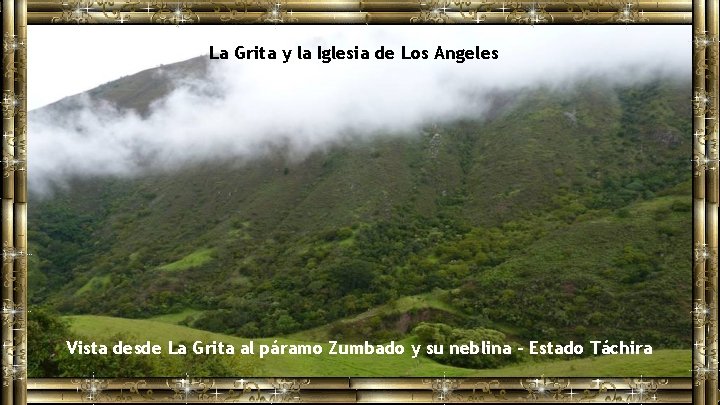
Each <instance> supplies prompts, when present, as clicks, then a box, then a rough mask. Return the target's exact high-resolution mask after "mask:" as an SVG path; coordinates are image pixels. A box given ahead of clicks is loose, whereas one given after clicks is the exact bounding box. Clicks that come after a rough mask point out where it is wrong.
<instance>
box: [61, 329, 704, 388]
mask: <svg viewBox="0 0 720 405" xmlns="http://www.w3.org/2000/svg"><path fill="white" fill-rule="evenodd" d="M65 319H67V320H68V321H70V324H71V328H72V331H73V332H74V333H77V334H80V335H83V336H85V337H88V338H92V339H94V340H95V341H97V342H103V343H105V344H108V343H112V342H111V339H112V338H113V336H115V335H117V334H124V335H126V336H128V335H129V336H130V337H129V339H130V340H129V341H128V342H126V343H130V344H133V343H135V342H138V343H143V342H145V341H146V340H150V341H151V342H152V343H153V344H160V345H161V346H162V347H163V350H164V351H165V350H167V345H168V343H167V342H168V341H170V340H172V341H173V342H175V343H177V342H179V341H181V340H183V341H187V342H194V341H196V340H201V341H203V342H211V341H212V340H216V341H222V342H223V343H226V344H232V345H233V346H235V348H236V354H235V355H236V356H238V355H239V353H238V352H239V348H240V347H241V345H244V344H248V343H249V339H246V338H241V337H236V336H229V335H223V334H219V333H211V332H206V331H201V330H197V329H192V328H188V327H185V326H178V325H172V324H169V323H165V322H159V321H156V320H138V319H124V318H113V317H107V316H93V315H79V316H68V317H65ZM253 340H254V342H255V351H256V353H257V351H258V348H259V345H260V344H273V342H275V341H277V344H301V343H304V342H302V341H299V340H292V339H286V338H261V339H253ZM396 343H397V344H402V345H404V346H406V347H407V348H408V350H407V352H406V353H405V354H403V355H347V356H339V355H328V354H326V353H327V352H328V350H329V345H327V344H323V348H324V350H323V354H320V355H298V356H291V355H284V356H283V355H280V356H267V357H265V358H264V359H262V360H258V361H259V368H258V371H257V373H258V375H266V376H267V375H282V376H288V377H290V376H306V377H312V376H342V377H349V376H366V377H369V376H384V377H394V376H398V377H399V376H439V375H442V374H443V373H445V374H446V375H448V376H497V377H503V376H515V377H521V376H537V375H545V376H563V377H570V376H577V377H580V376H582V377H587V376H593V377H606V376H638V375H644V376H663V377H670V376H683V377H687V376H689V375H690V372H689V371H688V370H690V366H691V357H690V350H657V351H655V352H654V353H653V355H651V356H645V355H637V356H632V355H624V356H621V355H618V356H603V357H595V358H585V359H576V360H562V361H548V362H538V363H527V364H520V365H514V366H510V367H505V368H501V369H494V370H472V369H464V368H458V367H450V366H444V365H442V364H438V363H436V362H434V361H432V360H431V359H428V358H426V357H422V356H420V357H418V358H417V359H412V358H411V355H410V354H408V353H409V352H410V350H409V345H410V343H413V342H412V341H411V340H409V339H406V340H402V341H398V342H396ZM256 355H257V354H256Z"/></svg>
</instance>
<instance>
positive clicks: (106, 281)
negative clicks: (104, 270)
mask: <svg viewBox="0 0 720 405" xmlns="http://www.w3.org/2000/svg"><path fill="white" fill-rule="evenodd" d="M108 285H110V275H109V274H106V275H104V276H95V277H93V278H91V279H90V280H88V282H87V283H85V285H83V286H82V287H80V288H79V289H78V290H77V291H75V294H73V295H75V296H76V297H77V296H80V295H83V294H85V293H88V292H90V291H93V290H102V289H105V288H107V286H108Z"/></svg>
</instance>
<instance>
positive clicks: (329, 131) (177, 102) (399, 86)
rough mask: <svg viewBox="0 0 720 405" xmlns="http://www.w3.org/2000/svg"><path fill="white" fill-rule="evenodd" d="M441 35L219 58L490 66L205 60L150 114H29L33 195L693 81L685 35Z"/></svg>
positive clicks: (100, 106) (326, 40) (434, 30)
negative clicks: (359, 57) (492, 100)
mask: <svg viewBox="0 0 720 405" xmlns="http://www.w3.org/2000/svg"><path fill="white" fill-rule="evenodd" d="M439 28H440V27H430V28H428V27H425V28H423V29H422V30H419V29H417V28H416V27H352V28H350V27H346V28H336V27H324V28H322V29H320V28H318V30H319V31H320V30H324V31H323V35H324V36H323V37H319V36H318V35H317V34H314V35H309V34H307V32H308V28H304V29H303V32H306V34H305V36H304V37H303V36H291V35H285V36H283V37H282V38H284V39H278V38H275V39H274V40H267V41H263V39H262V38H261V37H258V38H257V39H256V40H250V39H247V38H245V39H243V40H242V41H238V40H236V41H230V40H227V39H226V40H224V41H222V42H220V43H218V44H217V46H216V49H217V48H222V47H227V48H229V49H234V47H235V46H237V45H245V46H248V47H252V46H254V45H262V46H265V47H267V48H273V49H276V50H279V49H283V48H293V49H296V48H297V45H303V46H307V47H310V48H311V49H314V48H316V47H317V45H323V46H332V45H335V46H337V47H340V48H345V49H349V48H352V47H354V46H355V45H358V46H360V48H363V49H368V50H371V51H373V50H375V49H377V48H379V47H380V46H381V45H384V46H385V47H386V48H391V49H395V50H398V51H399V49H400V48H401V46H403V45H405V46H407V47H409V48H414V49H430V50H434V49H436V48H437V46H442V47H444V48H448V49H461V48H474V47H475V45H479V46H480V47H481V49H497V50H498V51H499V54H500V57H499V59H497V60H469V61H466V62H465V63H462V64H458V63H455V62H452V61H438V60H426V61H403V60H393V61H382V62H380V61H375V60H369V61H347V60H345V61H333V62H331V63H329V64H323V63H320V62H319V61H318V60H316V59H313V60H309V61H300V60H291V61H290V62H288V63H287V64H283V63H282V62H281V61H280V60H275V61H259V60H252V61H247V60H245V61H240V60H236V59H229V60H225V61H216V60H213V61H210V62H209V63H210V69H209V73H208V75H207V76H206V77H204V78H202V79H187V78H185V79H182V80H178V81H177V88H176V89H175V90H173V91H172V92H171V93H170V94H169V95H168V96H167V97H165V98H163V99H161V100H157V101H155V102H154V103H153V104H152V105H151V107H150V109H149V111H148V112H147V114H143V115H140V114H138V113H137V112H135V111H132V110H121V109H119V108H117V107H116V106H113V105H110V104H108V103H100V102H98V101H97V100H93V99H91V98H90V97H88V96H85V97H82V98H80V99H79V102H78V103H77V105H76V106H75V107H74V108H71V109H68V110H65V111H63V112H62V113H61V114H60V113H58V112H57V111H58V110H55V109H40V110H36V111H33V112H31V114H30V123H29V130H30V132H29V162H28V163H29V174H30V180H31V182H30V185H31V188H32V189H33V190H34V191H42V190H44V189H46V187H47V186H48V185H49V184H51V183H62V182H63V179H66V178H68V177H71V176H78V175H119V176H127V175H137V174H139V173H141V172H142V171H144V170H147V169H148V168H149V167H156V168H174V167H178V166H179V165H186V164H188V163H191V162H195V161H202V160H208V159H217V158H218V157H237V158H238V159H248V158H252V157H255V156H258V155H261V154H262V153H264V152H266V151H267V150H268V148H269V147H272V146H273V145H283V146H284V147H287V149H288V150H289V153H290V155H291V156H292V157H294V158H302V157H303V156H305V155H306V154H307V153H309V152H312V151H315V150H318V149H322V148H326V147H328V146H329V145H332V144H334V143H337V142H342V140H343V139H347V138H353V137H368V136H376V135H377V134H393V133H395V134H401V133H402V134H405V133H408V132H412V131H414V130H417V129H418V128H420V127H421V126H423V125H427V124H428V123H433V122H438V121H442V120H449V119H454V118H458V117H468V116H471V117H479V116H481V115H482V112H483V107H484V105H485V101H486V100H485V98H484V95H487V94H489V93H490V92H496V91H519V90H520V89H522V88H526V87H532V86H537V85H546V86H554V87H562V86H567V85H569V84H570V83H571V82H573V81H574V80H576V79H578V78H597V79H598V80H608V81H613V82H629V81H638V80H648V79H655V78H657V77H658V76H659V75H673V76H675V75H677V76H681V77H685V78H689V77H690V74H691V44H690V35H689V33H690V28H689V27H678V26H667V27H666V26H653V27H632V28H627V27H590V26H588V27H584V26H583V27H492V28H493V29H492V30H488V29H487V28H486V29H482V30H481V29H480V28H478V27H469V28H461V27H453V28H448V27H443V28H442V29H439ZM472 28H475V29H472ZM328 31H329V32H330V34H328ZM483 33H485V34H489V33H492V34H493V35H492V36H489V35H484V34H483ZM210 44H212V38H209V39H208V45H210ZM314 53H315V51H314ZM35 63H39V62H37V61H36V62H35Z"/></svg>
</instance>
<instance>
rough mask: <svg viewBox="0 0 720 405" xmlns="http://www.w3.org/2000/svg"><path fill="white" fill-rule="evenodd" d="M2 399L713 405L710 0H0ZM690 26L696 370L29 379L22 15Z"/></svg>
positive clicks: (714, 13) (32, 19)
mask: <svg viewBox="0 0 720 405" xmlns="http://www.w3.org/2000/svg"><path fill="white" fill-rule="evenodd" d="M1 1H2V19H3V45H2V52H3V59H2V69H3V76H2V96H1V99H0V105H1V106H2V120H3V121H2V127H3V128H2V131H3V135H2V234H1V237H2V239H0V240H1V241H2V277H0V279H1V280H2V286H1V287H0V290H1V293H2V295H1V298H2V313H1V319H2V321H1V325H0V326H1V328H2V346H3V349H2V362H1V364H2V386H0V402H2V403H3V404H25V403H27V402H39V403H41V402H90V403H93V402H181V403H182V402H184V403H187V402H216V401H225V402H250V401H253V402H254V401H269V402H289V401H305V402H437V401H439V402H514V401H524V402H525V401H530V402H578V401H582V402H611V401H612V402H614V401H623V402H690V400H692V402H693V403H695V404H717V403H718V322H717V320H718V304H717V295H718V290H717V285H718V256H717V255H718V228H717V225H718V186H719V185H718V171H719V170H720V165H719V164H718V159H719V155H718V122H717V119H718V96H719V94H718V34H719V32H718V7H719V6H718V3H717V0H693V1H691V0H679V1H672V0H665V1H663V0H660V1H644V0H629V1H613V0H589V1H554V2H543V1H538V2H535V1H533V2H531V1H507V2H497V1H496V2H490V1H478V0H470V1H447V0H415V1H409V0H406V1H402V0H397V1H382V0H370V1H345V0H315V1H312V0H277V1H273V0H253V1H232V2H231V1H217V2H215V1H203V2H166V1H134V2H127V1H95V2H93V1H59V0H56V1H34V0H30V1H29V2H28V1H26V0H1ZM690 22H692V24H693V91H694V93H693V96H692V103H693V134H694V135H693V157H692V162H693V207H694V208H693V244H694V245H693V246H694V254H693V280H694V285H693V300H694V307H693V309H692V314H693V327H694V329H693V337H694V342H695V343H694V348H693V378H667V379H658V378H651V379H648V378H642V377H637V378H636V377H630V378H604V379H601V378H594V379H593V378H545V377H542V376H541V377H539V378H462V379H459V378H446V377H444V376H443V377H438V378H424V379H423V378H313V379H293V378H251V379H242V378H240V379H237V378H191V377H190V376H185V377H178V378H141V379H98V378H95V377H94V376H93V377H91V378H85V379H82V378H81V379H57V378H50V379H47V378H43V379H31V380H27V372H26V359H27V344H26V331H27V328H26V317H27V292H26V286H27V256H28V253H27V251H26V247H27V237H26V230H27V222H26V220H27V172H26V168H27V165H26V159H27V104H26V98H25V94H26V88H27V76H26V72H27V54H26V49H27V24H28V23H30V24H49V23H58V24H85V23H90V24H111V23H114V24H124V23H128V24H147V23H153V24H154V23H160V24H174V25H177V24H189V23H195V24H198V23H199V24H219V23H229V24H238V23H270V24H278V23H381V24H382V23H386V24H389V23H403V24H407V23H471V24H479V23H485V24H488V23H489V24H497V23H499V24H506V23H518V24H544V23H561V24H562V23H580V24H594V23H615V24H630V23H633V24H636V23H643V24H689V23H690Z"/></svg>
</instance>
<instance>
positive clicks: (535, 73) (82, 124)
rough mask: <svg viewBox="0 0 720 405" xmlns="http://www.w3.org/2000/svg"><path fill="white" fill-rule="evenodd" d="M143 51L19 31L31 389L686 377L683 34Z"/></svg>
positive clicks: (207, 36)
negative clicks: (133, 383)
mask: <svg viewBox="0 0 720 405" xmlns="http://www.w3.org/2000/svg"><path fill="white" fill-rule="evenodd" d="M126 28H127V27H124V28H121V27H119V26H102V25H95V26H72V25H66V26H45V25H31V26H30V27H28V42H30V43H32V46H31V47H29V48H28V94H27V105H28V116H27V121H28V124H27V125H28V132H29V133H31V134H32V136H31V137H28V160H27V166H28V167H27V171H28V194H29V195H30V196H31V201H32V204H31V205H30V207H29V208H28V210H27V227H28V232H27V239H28V251H29V252H32V254H31V255H30V256H28V258H27V260H28V276H27V277H28V285H27V294H28V311H29V312H28V321H27V350H28V358H27V374H28V377H30V378H43V377H45V378H47V377H86V376H90V375H93V376H99V377H166V376H183V375H191V376H195V377H232V376H247V377H265V376H283V377H314V376H316V377H433V376H434V377H437V376H444V375H447V376H453V377H483V376H492V377H526V376H540V375H543V376H547V377H632V376H646V377H691V376H692V373H693V372H692V370H693V361H692V360H693V359H692V348H693V343H694V340H693V334H692V332H693V312H692V311H693V256H692V252H693V199H692V196H693V191H692V190H693V164H692V161H691V158H692V156H693V104H692V102H691V100H692V98H693V95H694V93H693V82H692V77H693V66H692V46H693V43H692V41H693V38H692V27H691V26H690V25H645V26H633V27H631V28H628V27H627V26H624V25H616V26H590V25H587V26H567V25H549V26H513V27H508V26H485V27H477V26H452V27H450V26H447V27H427V26H425V27H418V26H411V25H399V26H392V27H390V26H373V25H370V26H364V25H358V26H344V27H337V26H328V25H324V26H310V25H296V26H287V27H281V28H280V27H277V26H243V27H240V26H212V25H209V26H202V25H199V26H171V27H168V26H136V27H133V28H132V29H131V30H129V29H126ZM69 61H72V62H69Z"/></svg>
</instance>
